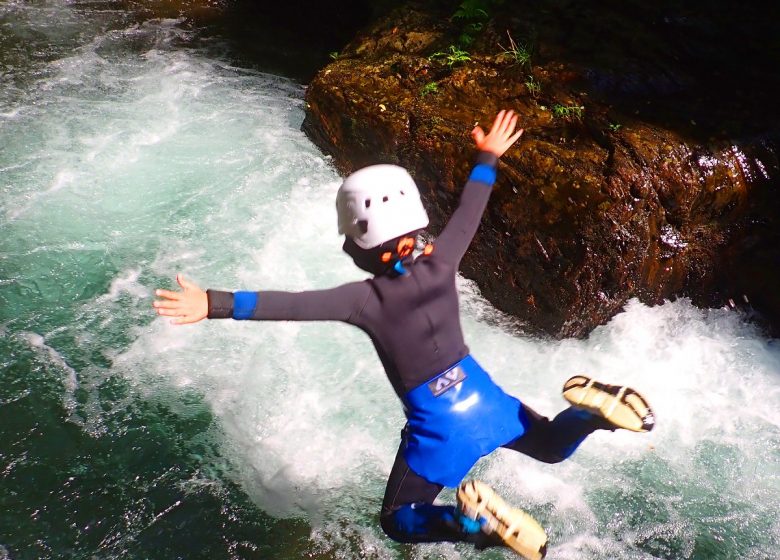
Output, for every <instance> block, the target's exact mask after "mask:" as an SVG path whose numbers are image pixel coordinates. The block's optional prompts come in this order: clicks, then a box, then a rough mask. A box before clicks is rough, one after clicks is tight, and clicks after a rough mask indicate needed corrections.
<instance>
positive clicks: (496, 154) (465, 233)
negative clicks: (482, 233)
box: [436, 111, 523, 268]
mask: <svg viewBox="0 0 780 560" xmlns="http://www.w3.org/2000/svg"><path fill="white" fill-rule="evenodd" d="M516 127H517V115H516V114H515V113H514V112H513V111H500V112H499V113H498V115H496V118H495V120H494V121H493V126H492V127H491V128H490V132H488V133H487V134H485V132H484V131H483V130H482V128H481V127H479V126H476V127H474V130H472V131H471V137H472V138H473V139H474V143H475V144H476V146H477V148H478V149H479V155H478V156H477V164H476V165H475V166H474V169H473V170H472V172H471V176H470V177H469V180H468V182H467V183H466V186H465V187H464V189H463V193H462V194H461V198H460V204H459V205H458V208H457V209H456V210H455V212H454V213H453V214H452V217H451V218H450V221H449V222H448V224H447V226H446V227H445V228H444V230H443V231H442V233H441V235H439V237H438V238H437V239H436V254H437V255H438V257H439V258H440V259H443V260H446V261H448V262H450V263H451V264H452V265H453V266H454V267H456V268H457V266H458V265H459V263H460V260H461V259H462V258H463V255H464V254H465V253H466V249H468V246H469V244H470V243H471V240H472V239H473V237H474V234H475V233H476V232H477V228H478V227H479V222H480V220H481V219H482V214H483V213H484V211H485V207H486V206H487V202H488V198H490V192H491V189H492V186H493V183H494V182H495V179H496V167H497V166H498V158H500V157H501V156H502V155H504V153H505V152H506V151H507V150H508V149H509V148H510V147H511V146H512V145H513V144H514V143H515V142H517V140H518V139H519V138H520V136H522V134H523V129H522V128H521V129H520V130H517V131H516V132H515V129H516Z"/></svg>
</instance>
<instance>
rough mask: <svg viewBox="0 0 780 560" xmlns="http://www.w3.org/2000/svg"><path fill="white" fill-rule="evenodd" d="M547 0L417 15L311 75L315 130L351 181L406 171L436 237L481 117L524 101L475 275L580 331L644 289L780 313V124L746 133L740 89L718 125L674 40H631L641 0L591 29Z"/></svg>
mask: <svg viewBox="0 0 780 560" xmlns="http://www.w3.org/2000/svg"><path fill="white" fill-rule="evenodd" d="M506 4H511V3H506ZM549 4H550V5H549V6H547V3H545V2H542V3H539V2H535V3H531V2H527V3H525V2H518V3H514V4H513V5H512V6H507V5H504V6H503V7H498V6H493V8H494V10H495V11H494V12H493V13H489V14H487V13H486V14H487V15H484V16H483V15H481V14H480V13H478V12H475V14H476V15H474V14H472V15H471V16H470V17H453V14H454V13H455V12H454V10H455V9H456V8H457V7H458V4H457V3H455V4H448V3H441V2H439V3H435V5H433V4H432V3H428V4H424V5H422V7H421V4H420V3H410V4H408V5H405V6H403V7H402V8H400V9H399V10H397V11H395V12H393V13H392V14H391V15H390V16H389V17H386V18H384V19H382V20H380V21H378V22H376V23H374V24H373V25H371V26H370V27H369V28H366V29H365V30H364V31H363V32H361V33H360V34H359V35H358V36H357V37H356V38H355V39H354V40H353V41H352V42H351V43H350V44H349V45H348V46H347V47H346V48H345V49H343V50H342V51H341V52H340V53H339V56H338V58H337V59H336V60H335V61H333V63H331V64H329V65H328V66H327V67H325V68H324V69H322V70H321V71H320V72H319V73H318V74H317V76H316V77H315V79H314V80H313V81H312V82H311V84H310V86H309V88H308V91H307V98H306V100H307V115H306V120H305V122H304V130H305V131H306V132H307V134H308V135H309V136H310V137H311V138H312V139H313V140H314V141H315V142H316V143H317V144H318V145H319V146H320V147H321V148H322V149H323V150H325V151H326V152H328V153H330V154H332V155H333V158H334V163H335V165H336V166H337V167H338V168H339V169H340V170H341V171H342V172H344V173H349V172H351V171H352V170H354V169H357V168H360V167H362V166H365V165H369V164H373V163H380V162H390V163H397V164H399V165H403V166H404V167H406V168H407V169H409V170H410V172H411V173H412V175H413V176H414V177H415V179H416V180H417V182H418V184H419V186H420V188H421V191H422V192H423V197H424V199H425V202H426V206H427V208H428V210H429V213H430V215H431V222H432V223H431V226H430V228H429V231H430V233H431V234H432V235H433V236H434V237H435V235H436V233H437V232H438V231H440V229H441V227H442V226H443V224H444V223H446V220H447V218H448V217H449V215H450V214H451V212H452V211H453V209H454V207H455V206H456V205H457V201H458V197H459V193H460V190H461V188H462V185H463V183H464V182H465V180H466V177H467V176H468V173H469V170H470V167H471V164H472V161H473V158H474V155H475V151H474V148H473V143H472V141H471V139H470V136H469V132H470V130H471V128H472V127H473V126H474V124H475V123H477V122H479V123H480V124H481V125H482V126H483V127H486V126H489V124H490V122H491V121H492V117H493V116H494V115H495V113H496V112H497V110H499V109H501V108H512V109H514V110H515V111H517V112H518V113H519V114H520V116H521V123H522V126H523V127H524V128H525V130H526V132H525V135H524V136H523V138H522V141H521V143H520V144H519V145H518V146H516V147H514V148H513V149H511V150H510V151H509V152H508V153H507V154H506V155H505V156H504V157H503V158H502V162H501V164H500V168H499V179H498V182H497V184H496V186H495V188H494V194H493V197H492V199H491V202H490V204H489V207H488V210H487V212H486V215H485V217H484V219H483V223H482V226H481V228H480V230H479V232H478V234H477V237H476V238H475V241H474V243H473V244H472V247H471V250H470V251H469V253H468V254H467V256H466V258H465V259H464V261H463V264H462V266H461V270H462V272H463V273H464V275H466V276H467V277H469V278H472V279H474V280H476V282H477V283H478V285H479V286H480V288H481V290H482V292H483V294H484V295H485V296H486V297H487V298H488V299H489V300H490V301H491V302H492V303H493V304H494V305H495V306H496V307H498V308H499V309H501V310H503V311H506V312H509V313H511V314H513V315H515V316H517V317H519V318H520V319H521V321H522V322H523V323H524V324H525V326H526V328H527V330H529V331H531V332H536V333H544V334H548V335H552V336H555V337H564V336H582V335H585V334H587V333H588V332H589V331H590V330H591V329H592V328H593V327H595V326H596V325H599V324H601V323H603V322H605V321H606V320H608V319H609V318H610V317H611V316H613V315H614V314H615V313H616V312H618V311H619V310H620V309H621V308H622V306H623V305H624V304H625V302H626V301H627V300H628V299H629V298H633V297H637V298H639V299H641V300H642V301H643V302H646V303H649V304H654V303H658V302H661V301H662V300H664V299H668V298H673V297H677V296H688V297H691V298H693V299H694V301H696V302H698V303H700V304H703V305H722V304H723V303H724V302H726V301H728V299H729V298H731V299H732V300H734V299H735V298H736V299H737V300H738V301H744V298H743V295H744V296H747V299H748V300H750V301H752V302H754V303H755V302H757V301H760V302H761V305H762V308H763V309H764V310H766V311H768V312H769V316H770V317H773V316H774V317H780V298H778V297H777V296H773V295H772V294H771V293H770V292H771V290H769V289H768V287H769V286H770V285H772V284H773V282H774V285H777V283H776V282H775V281H776V280H780V278H777V276H778V272H777V270H778V269H780V267H777V266H774V267H772V266H771V263H772V262H774V263H775V265H776V264H777V262H778V261H777V256H778V255H779V254H780V253H778V251H777V250H776V249H773V248H772V247H773V244H772V243H768V242H767V241H766V240H767V239H777V238H778V237H780V236H779V235H778V234H777V232H778V231H780V229H778V227H777V223H776V219H775V218H774V217H773V214H772V212H768V209H770V208H772V207H773V205H774V209H775V210H774V214H777V212H776V209H777V200H778V199H777V193H776V191H777V189H776V186H777V185H776V181H777V177H778V176H780V169H779V168H778V160H777V155H776V151H775V147H774V146H775V144H774V143H773V142H772V141H770V137H769V136H767V135H766V134H765V132H766V130H772V127H773V125H772V122H773V121H772V119H773V118H774V117H773V116H772V117H771V118H770V119H768V122H767V123H765V125H766V127H765V129H761V127H756V126H753V127H752V128H750V129H747V130H739V131H737V130H736V128H735V124H734V122H732V121H733V114H734V111H735V109H733V107H735V106H737V105H734V103H736V101H735V100H734V99H732V98H731V97H729V98H728V99H727V100H726V101H724V102H723V106H722V107H721V106H719V105H718V106H716V105H715V103H714V102H712V101H709V102H710V104H711V107H710V108H711V111H710V112H711V113H714V115H710V116H709V117H707V114H708V113H703V112H702V110H701V107H700V106H699V105H700V104H701V103H702V102H704V101H702V99H703V98H702V97H701V95H703V94H702V93H701V91H700V90H698V89H697V87H696V84H699V82H700V80H698V78H697V77H696V76H691V75H688V74H685V72H684V70H685V64H683V63H684V62H685V61H683V63H679V64H676V65H675V64H674V63H673V62H672V61H673V60H674V58H672V57H673V55H675V52H674V51H672V52H667V51H668V50H669V49H670V48H679V47H674V44H673V43H674V42H673V41H671V43H672V47H669V43H670V40H669V38H668V37H666V36H664V34H663V33H661V34H660V35H661V36H660V37H659V36H657V35H658V34H656V35H653V33H652V30H648V29H647V28H642V25H643V24H642V25H640V24H636V23H635V27H637V28H641V29H640V31H641V33H640V37H639V40H641V42H640V43H638V44H637V43H635V44H633V47H632V48H633V50H636V52H632V49H626V48H624V47H623V46H621V45H622V43H621V41H620V38H621V37H623V35H625V36H630V35H631V32H632V28H631V25H630V24H631V22H632V21H634V20H632V17H636V14H632V13H630V10H628V9H627V8H625V7H623V8H621V10H622V11H618V12H614V13H610V12H608V11H607V12H605V13H600V14H598V15H597V16H596V17H595V19H594V20H593V22H591V23H588V22H587V21H585V20H582V19H581V20H579V21H577V20H576V16H577V14H576V13H572V12H571V10H574V9H575V8H576V6H577V3H575V2H571V3H569V4H570V6H569V8H570V10H569V11H566V10H562V9H561V8H560V6H561V3H549ZM486 5H491V3H489V2H487V3H486ZM432 6H433V7H432ZM621 6H622V4H621ZM461 7H462V5H461ZM553 7H555V9H553ZM556 10H557V12H556ZM654 17H661V16H658V15H657V14H656V16H654ZM664 17H666V16H664ZM610 18H612V19H610ZM675 21H676V20H675ZM605 22H606V23H605ZM575 24H576V30H575ZM589 25H590V28H589V27H588V26H589ZM605 25H606V27H607V28H608V29H609V30H610V32H611V33H612V35H611V36H609V37H606V38H604V36H603V34H602V36H601V37H602V39H603V40H602V43H601V44H612V43H614V45H612V46H611V47H610V48H611V50H607V51H606V52H602V51H601V50H599V48H597V47H598V45H599V43H598V41H597V42H595V43H594V42H593V40H592V36H597V37H598V35H595V34H596V32H597V31H599V30H601V32H602V33H603V29H602V28H603V27H604V26H605ZM469 26H471V27H469ZM624 27H625V29H623V28H624ZM664 29H665V28H664ZM567 30H568V35H567ZM588 31H590V32H591V35H588ZM464 35H466V38H465V39H464V37H463V36H464ZM585 36H591V43H590V45H588V44H585V42H584V41H583V40H582V37H585ZM566 37H569V38H570V39H571V42H572V43H573V44H571V45H568V46H566V47H565V48H564V47H562V46H561V45H562V44H563V43H565V41H564V38H566ZM706 38H707V39H710V37H709V36H706ZM578 41H579V42H578ZM466 43H468V44H466ZM588 49H590V51H589V50H588ZM642 49H645V50H644V51H643V50H642ZM693 52H696V51H695V49H694V50H693ZM588 53H590V54H588ZM664 56H668V57H669V58H668V59H667V58H663V57H664ZM529 57H530V58H529ZM659 57H660V58H659ZM526 58H529V59H528V60H526ZM657 58H659V61H658V62H657V63H655V62H653V61H654V60H656V59H657ZM678 58H679V56H678ZM602 59H604V60H602ZM692 84H693V85H692ZM708 95H709V93H708ZM730 95H731V94H730ZM675 106H676V107H677V112H675V111H673V110H672V109H671V108H672V107H675ZM729 106H731V107H732V109H731V110H729V109H728V107H729ZM748 109H749V108H744V107H743V108H742V109H741V110H745V111H748ZM718 111H722V113H718ZM691 115H694V116H695V117H696V118H699V120H700V122H698V123H697V122H696V121H695V118H692V117H691ZM729 118H731V119H732V120H728V119H729ZM775 130H776V128H775ZM737 133H739V134H742V135H743V137H742V140H740V141H735V140H733V139H732V138H733V137H734V136H735V135H736V134H737ZM773 236H774V237H773ZM774 246H775V247H776V246H777V245H776V244H774ZM765 267H766V268H765ZM742 271H745V273H743V272H742ZM747 273H749V274H750V275H752V278H749V277H747V276H746V274H747ZM759 279H760V280H759ZM761 286H763V287H761Z"/></svg>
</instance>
